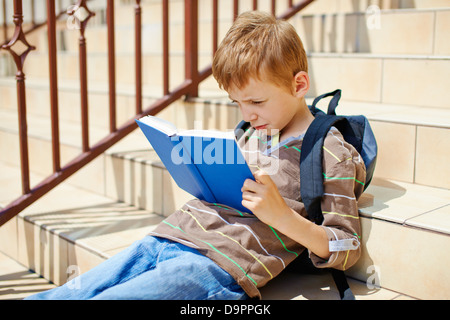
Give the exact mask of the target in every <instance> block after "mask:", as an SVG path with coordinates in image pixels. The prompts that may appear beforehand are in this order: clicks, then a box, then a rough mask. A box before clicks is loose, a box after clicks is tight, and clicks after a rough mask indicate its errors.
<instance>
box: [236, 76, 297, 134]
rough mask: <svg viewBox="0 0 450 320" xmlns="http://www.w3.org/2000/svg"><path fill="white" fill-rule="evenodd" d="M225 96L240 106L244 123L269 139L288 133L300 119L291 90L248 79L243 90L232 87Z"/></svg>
mask: <svg viewBox="0 0 450 320" xmlns="http://www.w3.org/2000/svg"><path fill="white" fill-rule="evenodd" d="M293 88H294V86H293ZM228 94H229V97H230V99H231V100H232V101H233V102H236V103H237V104H238V105H239V108H240V110H241V113H242V117H243V120H244V121H246V122H250V124H251V126H252V127H253V128H255V129H256V130H265V132H267V134H269V135H273V134H275V133H276V131H277V130H278V131H281V130H283V129H285V130H286V129H288V128H289V127H290V126H292V124H293V123H295V119H296V117H298V116H299V112H298V110H299V98H298V96H296V95H295V92H294V89H292V91H290V90H289V89H288V88H285V87H279V86H276V85H275V84H273V83H272V82H270V81H267V80H260V79H257V78H250V80H249V81H248V84H247V85H246V86H245V87H243V88H237V87H236V86H234V85H231V86H230V88H229V90H228ZM266 130H267V131H266Z"/></svg>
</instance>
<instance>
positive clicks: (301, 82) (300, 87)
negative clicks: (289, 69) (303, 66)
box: [293, 71, 310, 98]
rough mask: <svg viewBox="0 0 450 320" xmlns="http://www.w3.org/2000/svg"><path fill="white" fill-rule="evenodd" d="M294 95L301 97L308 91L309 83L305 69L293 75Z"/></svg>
mask: <svg viewBox="0 0 450 320" xmlns="http://www.w3.org/2000/svg"><path fill="white" fill-rule="evenodd" d="M293 84H294V95H295V96H296V97H297V98H303V97H304V96H305V95H306V93H308V90H309V87H310V83H309V75H308V73H306V72H305V71H300V72H298V73H297V74H295V75H294V79H293Z"/></svg>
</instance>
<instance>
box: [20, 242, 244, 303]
mask: <svg viewBox="0 0 450 320" xmlns="http://www.w3.org/2000/svg"><path fill="white" fill-rule="evenodd" d="M247 298H248V296H247V295H246V294H245V292H244V291H243V289H242V288H241V287H240V286H239V285H238V284H237V283H236V281H235V280H234V279H233V278H232V277H231V276H230V275H229V274H228V273H227V272H225V271H224V270H223V269H222V268H220V267H219V266H217V265H216V264H215V263H214V262H213V261H212V260H210V259H209V258H207V257H205V256H203V255H202V254H200V253H199V252H198V251H197V250H195V249H192V248H190V247H187V246H184V245H182V244H179V243H175V242H172V241H170V240H166V239H162V238H157V237H152V236H147V237H145V238H144V239H142V240H140V241H137V242H135V243H134V244H133V245H131V246H130V247H129V248H127V249H125V250H124V251H122V252H120V253H118V254H117V255H115V256H113V257H111V258H110V259H108V260H106V261H105V262H103V263H101V264H100V265H98V266H97V267H95V268H93V269H91V270H89V271H88V272H86V273H84V274H82V275H80V276H79V277H77V278H74V279H72V280H71V281H69V282H67V283H66V284H64V285H62V286H60V287H57V288H54V289H51V290H49V291H45V292H41V293H38V294H35V295H32V296H29V297H27V298H26V299H30V300H35V299H49V300H68V299H75V300H87V299H101V300H116V299H117V300H118V299H124V300H125V299H127V300H144V299H146V300H158V299H159V300H166V299H167V300H169V299H170V300H204V299H208V300H209V299H211V300H214V299H217V300H240V299H247Z"/></svg>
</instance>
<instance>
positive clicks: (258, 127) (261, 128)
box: [254, 124, 267, 130]
mask: <svg viewBox="0 0 450 320" xmlns="http://www.w3.org/2000/svg"><path fill="white" fill-rule="evenodd" d="M254 128H255V129H256V130H264V129H267V124H265V125H262V126H257V127H254Z"/></svg>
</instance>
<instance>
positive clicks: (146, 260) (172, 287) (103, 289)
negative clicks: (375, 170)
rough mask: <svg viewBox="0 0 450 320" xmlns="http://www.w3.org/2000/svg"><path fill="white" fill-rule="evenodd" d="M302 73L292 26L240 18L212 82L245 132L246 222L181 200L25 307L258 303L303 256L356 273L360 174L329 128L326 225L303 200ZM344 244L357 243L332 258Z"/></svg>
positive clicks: (228, 211)
mask: <svg viewBox="0 0 450 320" xmlns="http://www.w3.org/2000/svg"><path fill="white" fill-rule="evenodd" d="M307 72H308V70H307V58H306V54H305V51H304V49H303V45H302V43H301V41H300V39H299V37H298V35H297V33H296V32H295V30H294V28H293V27H292V26H291V25H290V24H288V23H287V22H284V21H277V20H276V19H275V18H273V17H272V16H270V15H268V14H264V13H259V12H249V13H244V14H242V15H241V16H239V18H238V19H237V20H236V21H235V23H234V24H233V26H232V27H231V29H230V30H229V32H228V33H227V35H226V37H225V39H224V40H223V42H222V43H221V45H220V47H219V49H218V51H217V53H216V55H215V58H214V61H213V74H214V77H215V78H216V80H217V81H218V83H219V85H220V87H222V88H223V89H225V90H226V91H227V92H228V93H229V96H230V98H231V99H232V100H233V101H234V102H236V103H237V104H238V105H239V108H240V110H241V113H242V116H243V119H244V120H245V121H246V122H249V123H250V125H251V128H250V129H249V130H247V131H245V132H244V133H243V134H242V136H241V137H240V138H239V141H238V142H239V144H240V146H241V147H242V150H243V151H244V155H245V157H246V158H247V161H248V163H249V165H250V166H251V167H252V168H255V171H254V176H255V180H254V181H253V180H247V181H245V183H244V185H243V186H242V197H243V200H242V203H243V205H244V206H245V207H246V208H248V209H249V211H251V212H252V213H253V214H248V213H242V212H239V211H237V210H234V209H233V208H230V207H226V206H223V205H218V204H210V203H206V202H204V201H200V200H197V199H195V200H192V201H189V202H188V203H186V204H185V205H184V206H183V207H182V208H181V209H180V210H178V211H176V212H175V213H174V214H172V215H171V216H170V217H168V218H167V219H166V220H164V221H163V222H162V223H161V224H160V225H159V226H158V227H157V228H156V229H155V230H154V231H153V232H151V233H150V235H149V236H147V237H145V239H143V240H141V241H138V242H137V243H135V244H133V245H132V246H131V247H130V248H128V249H126V250H125V251H123V252H122V253H119V254H118V255H116V256H114V257H112V258H111V259H109V260H107V261H105V262H104V263H102V264H101V265H99V266H98V267H96V268H94V269H92V270H90V271H88V272H87V273H85V274H83V275H81V276H80V278H79V279H78V280H77V279H74V280H72V281H75V280H77V281H78V284H79V288H78V289H71V287H74V285H73V284H74V283H70V282H69V283H68V284H66V285H64V286H62V287H59V288H56V289H53V290H51V291H48V292H44V293H41V294H38V295H35V296H32V297H31V298H37V299H39V298H47V299H246V298H248V297H250V298H255V297H260V292H259V288H261V287H262V286H264V285H265V284H266V283H267V282H269V281H270V280H271V279H273V278H274V277H276V276H277V275H278V274H279V273H280V272H281V271H283V269H284V268H286V266H287V265H288V264H289V263H290V262H292V261H293V260H294V259H295V258H296V257H298V256H299V255H300V253H301V252H302V251H304V250H308V251H309V254H310V257H311V259H312V261H313V263H314V264H315V265H316V266H318V267H334V268H338V269H346V268H348V267H350V266H351V265H353V264H354V263H355V262H356V261H357V259H358V257H359V254H360V248H359V242H358V235H360V224H359V218H358V208H357V203H356V200H357V198H358V197H359V195H360V194H361V193H362V191H363V182H364V180H365V167H364V164H363V162H362V160H361V158H360V156H359V154H358V153H357V152H356V151H355V150H354V148H353V147H352V146H351V145H349V144H347V143H346V142H345V141H344V139H343V138H342V135H341V134H340V133H339V132H338V131H337V130H335V129H332V130H330V132H329V133H328V136H327V138H326V140H325V145H324V150H325V151H326V152H324V159H323V164H324V176H325V179H324V181H325V182H324V190H325V196H324V199H323V201H322V210H323V214H324V222H323V225H321V226H318V225H316V224H314V223H313V222H311V221H309V220H308V217H307V213H306V212H305V208H304V205H303V203H302V202H301V197H300V181H299V162H300V152H301V144H302V136H303V135H304V133H305V132H306V130H307V128H308V126H309V125H310V123H311V122H312V120H313V116H312V115H311V113H310V112H309V110H308V107H307V105H306V102H305V98H304V97H305V95H306V93H307V91H308V89H309V86H310V84H309V77H308V73H307ZM255 154H256V155H257V156H256V157H254V155H255ZM252 155H253V156H252ZM274 168H275V169H274ZM267 172H270V173H271V175H269V174H268V173H267ZM218 183H220V181H218ZM303 183H308V182H307V181H306V182H303ZM345 239H352V240H353V242H354V243H356V246H352V247H348V248H344V250H345V251H336V250H334V249H333V248H334V247H335V246H333V243H334V244H336V243H339V241H342V240H345ZM343 243H347V242H341V244H343ZM355 247H356V249H355ZM330 248H331V249H332V250H331V251H330ZM340 250H342V249H340Z"/></svg>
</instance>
